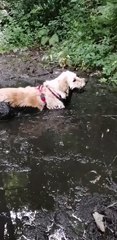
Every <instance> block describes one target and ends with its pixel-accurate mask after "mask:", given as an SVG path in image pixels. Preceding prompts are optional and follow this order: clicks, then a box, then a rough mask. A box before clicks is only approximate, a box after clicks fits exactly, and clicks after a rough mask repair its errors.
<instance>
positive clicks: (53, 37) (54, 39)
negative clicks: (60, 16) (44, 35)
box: [49, 33, 59, 46]
mask: <svg viewBox="0 0 117 240" xmlns="http://www.w3.org/2000/svg"><path fill="white" fill-rule="evenodd" d="M58 42H59V38H58V35H57V34H56V33H55V34H54V35H53V36H52V37H51V38H50V39H49V45H51V46H53V45H55V44H56V43H58Z"/></svg>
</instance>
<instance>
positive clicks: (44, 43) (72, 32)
mask: <svg viewBox="0 0 117 240" xmlns="http://www.w3.org/2000/svg"><path fill="white" fill-rule="evenodd" d="M5 8H6V9H8V10H7V14H4V12H3V11H4V9H5ZM1 13H2V14H1V15H0V16H1V17H0V29H1V32H0V51H1V52H3V51H8V50H11V49H15V50H16V49H19V48H24V47H27V48H28V47H30V46H35V45H36V46H37V45H38V46H39V48H41V47H42V48H45V49H46V48H48V52H47V53H46V55H45V58H46V60H48V61H51V62H57V63H59V65H60V66H62V67H65V66H66V65H68V66H75V67H80V68H81V69H82V70H87V69H91V70H93V69H95V70H100V72H101V73H102V77H101V79H100V81H101V82H109V83H110V82H111V83H114V84H117V48H116V45H117V24H116V23H117V14H116V13H117V2H116V1H115V0H69V1H67V0H65V1H60V0H53V1H50V0H43V1H41V0H32V1H31V0H25V1H24V0H21V1H18V0H17V1H15V0H9V1H7V0H6V1H4V6H2V10H1Z"/></svg>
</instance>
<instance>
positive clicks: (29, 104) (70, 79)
mask: <svg viewBox="0 0 117 240" xmlns="http://www.w3.org/2000/svg"><path fill="white" fill-rule="evenodd" d="M85 84H86V81H85V79H84V78H80V77H78V76H77V75H76V74H75V73H74V72H71V71H65V72H62V73H61V74H60V75H59V76H58V77H57V78H55V79H53V80H49V81H45V82H44V83H43V84H42V85H40V86H37V87H30V86H27V87H24V88H23V87H19V88H1V89H0V104H1V106H0V114H1V117H5V116H7V115H9V116H10V115H12V114H11V113H12V112H13V110H15V109H17V108H19V109H21V108H33V109H38V110H40V111H42V110H43V109H44V108H45V107H46V108H47V109H62V108H65V101H66V99H67V98H68V97H69V95H70V91H71V90H74V89H82V88H84V86H85ZM5 104H6V109H5ZM2 106H3V107H2ZM4 109H5V110H4ZM5 112H6V113H5Z"/></svg>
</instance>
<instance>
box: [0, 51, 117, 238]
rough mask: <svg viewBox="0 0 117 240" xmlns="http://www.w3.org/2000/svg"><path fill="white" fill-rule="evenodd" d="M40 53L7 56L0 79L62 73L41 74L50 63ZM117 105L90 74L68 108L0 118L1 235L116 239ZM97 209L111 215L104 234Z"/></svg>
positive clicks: (11, 82) (4, 82)
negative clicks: (95, 214)
mask: <svg viewBox="0 0 117 240" xmlns="http://www.w3.org/2000/svg"><path fill="white" fill-rule="evenodd" d="M23 54H24V53H23ZM29 57H30V61H29ZM38 58H39V55H38V54H37V55H36V56H35V57H34V55H33V54H32V55H31V53H29V55H28V56H24V55H18V56H17V55H14V54H13V56H12V55H6V56H1V57H0V72H1V77H0V85H1V86H3V87H4V86H19V85H27V84H31V85H33V84H36V83H38V82H39V81H42V80H44V79H47V78H48V79H50V78H52V77H53V76H54V75H56V70H54V72H53V74H51V73H49V74H48V75H43V76H42V77H39V74H40V73H41V74H43V73H47V71H48V70H46V69H45V70H44V69H43V68H42V66H41V65H39V61H40V59H38ZM20 59H22V61H20ZM13 62H14V65H13V67H11V65H12V64H11V63H13ZM10 64H11V65H10ZM31 67H32V68H31ZM6 69H7V70H8V71H7V70H6ZM31 69H32V70H31ZM21 72H22V75H21ZM116 113H117V101H116V93H110V92H108V91H107V90H105V89H102V87H101V85H100V84H97V83H96V81H95V80H94V79H89V83H88V85H87V88H86V91H85V92H84V93H82V94H77V93H74V94H73V98H72V101H71V103H70V105H69V106H68V108H67V109H65V110H57V111H45V112H44V111H43V112H39V113H36V114H33V115H30V114H26V115H21V116H19V117H16V118H14V119H12V120H10V121H0V240H15V239H16V240H25V239H27V240H33V239H36V240H37V239H38V240H46V239H48V240H77V239H78V240H80V239H82V240H83V239H84V240H85V239H86V240H89V239H90V240H97V239H98V240H102V239H106V240H110V239H111V240H115V239H116V237H117V204H116V201H117V127H116V126H117V115H116ZM110 205H111V207H108V206H110ZM95 211H98V212H99V213H101V214H104V216H105V220H104V221H105V225H106V232H105V233H104V234H103V233H101V232H100V231H99V230H98V229H97V227H96V224H95V222H94V219H93V216H92V214H93V212H95Z"/></svg>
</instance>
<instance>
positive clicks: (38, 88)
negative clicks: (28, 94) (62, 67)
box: [36, 85, 62, 104]
mask: <svg viewBox="0 0 117 240" xmlns="http://www.w3.org/2000/svg"><path fill="white" fill-rule="evenodd" d="M47 88H48V90H49V91H50V92H51V93H52V94H53V95H54V96H55V97H56V98H58V99H59V100H62V98H61V96H60V94H58V93H56V92H54V91H53V90H52V89H51V88H49V87H48V86H47ZM36 89H37V90H38V91H39V93H40V94H41V95H40V97H41V100H42V101H43V102H44V103H45V104H46V98H45V95H44V93H43V85H40V86H37V87H36Z"/></svg>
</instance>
